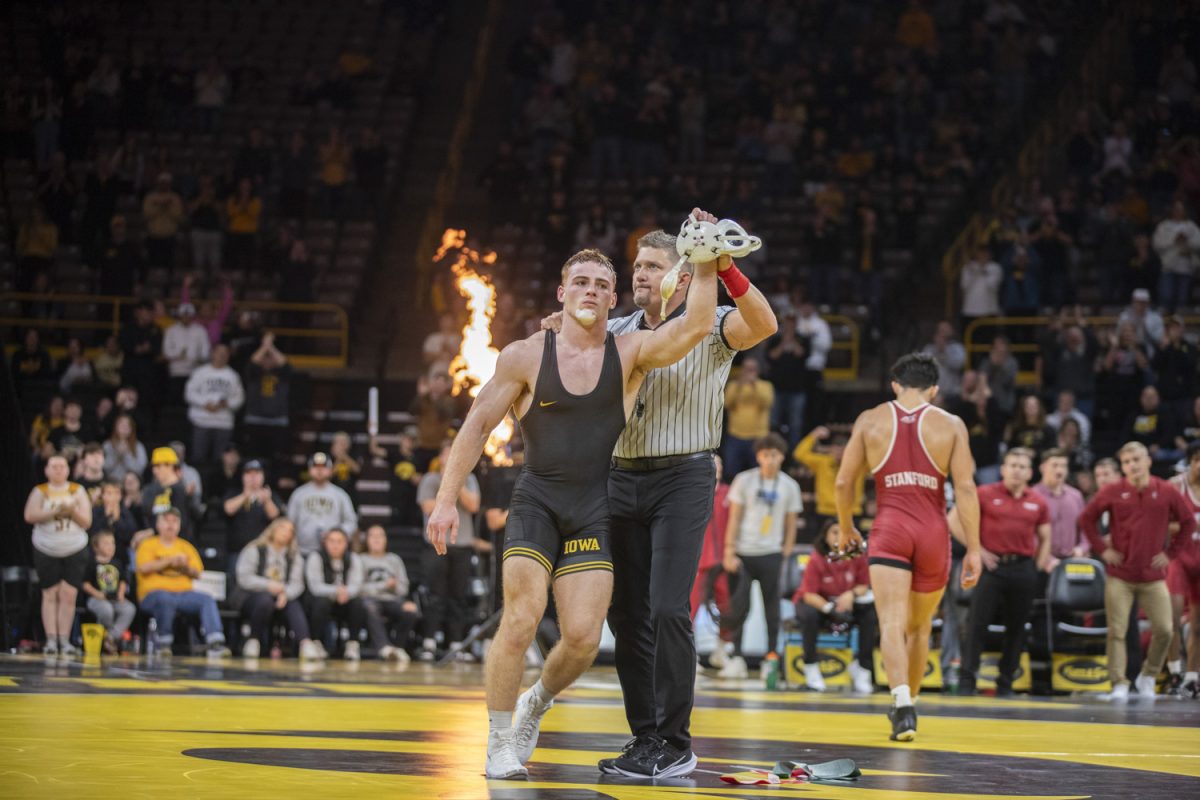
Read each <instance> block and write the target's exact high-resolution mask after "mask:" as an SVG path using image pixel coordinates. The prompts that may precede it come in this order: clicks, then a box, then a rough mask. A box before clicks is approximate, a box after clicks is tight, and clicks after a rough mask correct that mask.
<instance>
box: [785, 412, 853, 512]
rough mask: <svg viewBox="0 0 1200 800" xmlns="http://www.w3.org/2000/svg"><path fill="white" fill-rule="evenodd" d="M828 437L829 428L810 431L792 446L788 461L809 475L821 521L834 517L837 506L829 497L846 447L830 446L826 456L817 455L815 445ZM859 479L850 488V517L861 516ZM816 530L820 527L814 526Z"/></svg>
mask: <svg viewBox="0 0 1200 800" xmlns="http://www.w3.org/2000/svg"><path fill="white" fill-rule="evenodd" d="M829 436H830V432H829V428H826V427H825V426H824V425H822V426H820V427H817V428H813V429H812V431H811V432H810V433H809V434H808V435H807V436H805V437H804V438H803V439H801V440H800V444H798V445H796V449H795V451H794V452H793V453H792V457H793V458H795V459H796V460H797V461H798V462H800V463H801V464H803V465H804V466H805V467H806V468H807V469H808V471H809V472H811V473H812V474H813V482H814V483H815V486H816V496H817V514H818V515H819V516H822V517H836V516H837V502H836V500H835V498H834V494H833V485H834V481H835V480H836V479H837V473H838V467H840V466H841V464H842V454H843V453H844V452H845V451H846V445H845V444H843V443H840V442H835V443H831V444H830V446H829V449H828V451H827V452H818V451H817V449H816V446H817V442H819V441H824V440H825V439H828V438H829ZM863 479H864V476H863V475H859V476H858V480H857V482H856V483H855V485H854V516H856V517H857V516H861V515H862V510H863ZM817 527H818V528H821V525H820V524H818V526H817Z"/></svg>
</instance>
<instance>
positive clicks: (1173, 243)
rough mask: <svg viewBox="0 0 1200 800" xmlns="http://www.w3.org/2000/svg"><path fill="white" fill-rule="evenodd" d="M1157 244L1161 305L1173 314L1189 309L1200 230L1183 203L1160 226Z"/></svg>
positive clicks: (1155, 240) (1199, 250) (1172, 208)
mask: <svg viewBox="0 0 1200 800" xmlns="http://www.w3.org/2000/svg"><path fill="white" fill-rule="evenodd" d="M1153 243H1154V250H1155V252H1157V253H1158V257H1159V259H1160V260H1161V261H1162V276H1161V277H1160V278H1159V282H1158V301H1159V303H1161V304H1162V306H1163V307H1164V308H1166V309H1167V311H1168V313H1172V314H1173V313H1175V310H1176V309H1179V308H1181V307H1184V306H1188V305H1189V300H1190V295H1191V291H1192V276H1193V275H1194V274H1195V272H1196V263H1197V260H1200V227H1197V226H1196V223H1194V222H1192V221H1191V220H1190V219H1188V215H1187V207H1186V206H1185V205H1184V204H1183V201H1182V200H1176V201H1175V203H1174V204H1173V205H1172V206H1171V216H1170V217H1168V218H1167V219H1164V220H1163V221H1162V222H1160V223H1158V227H1157V228H1155V229H1154V242H1153ZM1155 344H1157V342H1156V343H1155Z"/></svg>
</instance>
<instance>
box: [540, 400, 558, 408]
mask: <svg viewBox="0 0 1200 800" xmlns="http://www.w3.org/2000/svg"><path fill="white" fill-rule="evenodd" d="M557 402H558V401H557V400H551V401H550V402H549V403H547V402H546V401H545V400H542V401H541V402H539V403H538V406H539V407H540V408H545V407H546V406H552V405H554V404H555V403H557Z"/></svg>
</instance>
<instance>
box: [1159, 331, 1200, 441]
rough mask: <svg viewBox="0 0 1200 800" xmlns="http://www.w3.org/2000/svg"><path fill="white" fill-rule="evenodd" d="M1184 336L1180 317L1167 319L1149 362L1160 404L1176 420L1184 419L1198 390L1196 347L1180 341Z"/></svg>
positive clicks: (1183, 340)
mask: <svg viewBox="0 0 1200 800" xmlns="http://www.w3.org/2000/svg"><path fill="white" fill-rule="evenodd" d="M1183 332H1184V331H1183V319H1182V318H1181V317H1177V316H1176V317H1170V318H1168V319H1167V334H1166V336H1165V337H1163V340H1162V342H1161V344H1160V345H1159V347H1158V351H1157V352H1155V354H1154V358H1153V359H1152V360H1151V361H1150V366H1151V367H1153V368H1154V373H1155V375H1156V376H1157V380H1156V381H1155V386H1157V387H1158V393H1159V395H1160V396H1161V399H1162V404H1163V406H1164V407H1165V408H1166V409H1168V410H1169V411H1170V413H1171V415H1172V416H1173V418H1174V419H1176V420H1181V419H1183V418H1184V417H1185V416H1186V415H1187V413H1188V412H1189V411H1190V410H1191V409H1190V406H1191V405H1192V400H1193V398H1195V396H1196V392H1197V389H1198V388H1200V387H1198V386H1197V383H1198V380H1197V366H1198V365H1197V362H1198V359H1197V353H1196V347H1195V345H1193V344H1192V343H1191V342H1189V341H1188V340H1187V339H1185V338H1183Z"/></svg>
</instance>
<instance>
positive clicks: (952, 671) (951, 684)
mask: <svg viewBox="0 0 1200 800" xmlns="http://www.w3.org/2000/svg"><path fill="white" fill-rule="evenodd" d="M959 671H960V662H959V660H958V659H957V658H956V659H953V660H952V661H951V662H950V665H949V667H948V668H947V669H946V675H945V678H946V694H958V683H959Z"/></svg>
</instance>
